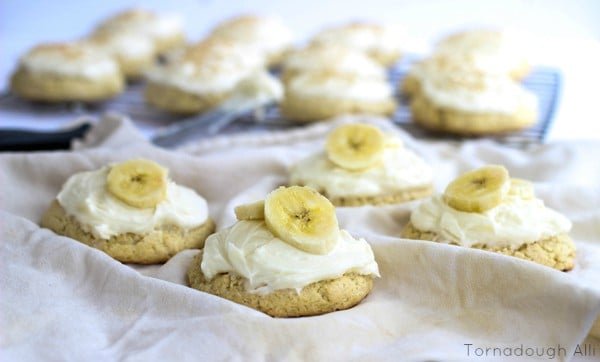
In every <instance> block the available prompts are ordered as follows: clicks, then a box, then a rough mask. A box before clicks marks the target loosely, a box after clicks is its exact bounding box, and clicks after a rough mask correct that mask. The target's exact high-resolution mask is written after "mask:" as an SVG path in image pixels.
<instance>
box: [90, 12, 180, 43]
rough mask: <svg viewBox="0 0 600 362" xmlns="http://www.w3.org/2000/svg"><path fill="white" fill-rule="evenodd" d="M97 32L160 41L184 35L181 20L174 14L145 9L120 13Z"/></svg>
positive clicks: (103, 24)
mask: <svg viewBox="0 0 600 362" xmlns="http://www.w3.org/2000/svg"><path fill="white" fill-rule="evenodd" d="M96 31H97V32H100V33H104V32H109V33H113V32H115V33H122V32H133V33H137V34H143V35H146V36H149V37H151V38H152V39H154V40H160V39H165V38H170V37H172V36H177V35H179V34H182V33H183V25H182V21H181V18H180V17H179V16H177V15H174V14H158V13H154V12H151V11H147V10H143V9H133V10H128V11H124V12H122V13H119V14H117V15H115V16H113V17H111V18H109V19H107V20H106V21H104V22H103V23H101V24H100V25H99V26H98V28H97V29H96Z"/></svg>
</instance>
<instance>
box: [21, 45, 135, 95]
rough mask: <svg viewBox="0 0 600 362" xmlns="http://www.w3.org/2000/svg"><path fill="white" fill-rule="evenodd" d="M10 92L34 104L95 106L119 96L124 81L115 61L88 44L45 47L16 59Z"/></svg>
mask: <svg viewBox="0 0 600 362" xmlns="http://www.w3.org/2000/svg"><path fill="white" fill-rule="evenodd" d="M10 88H11V91H12V93H14V94H16V95H17V96H20V97H22V98H26V99H29V100H34V101H46V102H67V101H83V102H96V101H102V100H106V99H109V98H112V97H114V96H116V95H117V94H119V93H121V92H122V91H123V88H124V79H123V75H122V74H121V71H120V69H119V65H118V64H117V63H116V61H115V60H114V59H113V58H112V57H111V56H110V55H109V54H107V53H105V52H103V51H101V50H99V49H97V48H96V47H94V46H92V45H90V44H87V43H83V42H79V43H76V42H73V43H47V44H41V45H38V46H36V47H34V48H32V49H31V50H29V51H28V52H27V53H26V54H24V55H23V56H22V57H21V58H20V60H19V65H18V68H17V69H16V71H15V72H14V73H13V74H12V76H11V79H10Z"/></svg>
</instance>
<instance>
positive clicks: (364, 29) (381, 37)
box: [311, 22, 403, 66]
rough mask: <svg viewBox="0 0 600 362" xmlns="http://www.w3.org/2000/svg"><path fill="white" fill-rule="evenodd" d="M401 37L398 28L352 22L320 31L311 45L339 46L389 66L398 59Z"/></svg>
mask: <svg viewBox="0 0 600 362" xmlns="http://www.w3.org/2000/svg"><path fill="white" fill-rule="evenodd" d="M402 36H403V35H402V33H401V31H400V30H399V28H398V27H394V26H384V25H377V24H369V23H363V22H353V23H349V24H344V25H340V26H336V27H331V28H327V29H324V30H322V31H320V32H319V33H317V34H316V35H315V36H314V38H313V39H312V41H311V44H317V45H324V46H330V45H341V46H344V47H347V48H351V49H355V50H357V51H360V52H363V53H365V54H367V55H369V56H370V57H371V58H373V59H374V60H375V61H377V62H379V63H380V64H382V65H384V66H389V65H392V64H394V63H395V62H396V61H398V59H400V56H401V45H402Z"/></svg>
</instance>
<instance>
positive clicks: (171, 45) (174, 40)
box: [154, 33, 185, 54]
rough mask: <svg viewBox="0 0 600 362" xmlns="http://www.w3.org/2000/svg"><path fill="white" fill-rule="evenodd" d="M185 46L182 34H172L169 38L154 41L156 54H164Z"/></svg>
mask: <svg viewBox="0 0 600 362" xmlns="http://www.w3.org/2000/svg"><path fill="white" fill-rule="evenodd" d="M184 44H185V35H184V34H183V33H174V34H173V35H171V36H162V37H159V38H155V39H154V47H155V49H156V53H157V54H165V53H167V52H169V51H171V50H173V49H176V48H179V47H181V46H183V45H184Z"/></svg>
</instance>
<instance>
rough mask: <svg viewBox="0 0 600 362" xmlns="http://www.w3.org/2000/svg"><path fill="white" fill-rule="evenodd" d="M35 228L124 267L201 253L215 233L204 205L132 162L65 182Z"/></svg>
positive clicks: (160, 171)
mask: <svg viewBox="0 0 600 362" xmlns="http://www.w3.org/2000/svg"><path fill="white" fill-rule="evenodd" d="M41 225H42V226H43V227H47V228H49V229H51V230H53V231H55V232H56V233H57V234H59V235H64V236H68V237H71V238H73V239H75V240H78V241H80V242H82V243H84V244H87V245H89V246H91V247H94V248H97V249H99V250H102V251H104V252H105V253H107V254H108V255H110V256H112V257H113V258H115V259H117V260H119V261H121V262H124V263H139V264H153V263H162V262H165V261H167V260H168V259H169V258H170V257H172V256H173V255H175V254H176V253H178V252H179V251H182V250H184V249H190V248H201V247H203V245H204V241H205V239H206V237H207V236H208V235H209V234H211V233H212V232H213V231H214V229H215V224H214V222H213V221H212V220H211V218H210V216H209V214H208V206H207V204H206V200H205V199H204V198H203V197H202V196H200V195H198V194H197V193H196V192H195V191H194V190H192V189H189V188H187V187H184V186H181V185H177V184H175V183H174V182H173V181H172V180H170V179H169V176H168V170H167V169H165V168H164V167H162V166H160V165H158V164H157V163H155V162H153V161H150V160H145V159H132V160H128V161H124V162H120V163H116V164H112V165H109V166H105V167H102V168H100V169H97V170H92V171H84V172H79V173H76V174H74V175H72V176H71V177H69V178H68V179H67V181H66V182H65V183H64V185H63V186H62V188H61V190H60V192H59V193H58V195H57V196H56V199H55V200H54V201H53V202H52V204H51V205H50V207H49V208H48V210H47V211H46V213H45V214H44V216H43V219H42V223H41Z"/></svg>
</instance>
